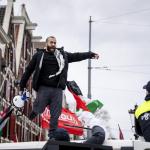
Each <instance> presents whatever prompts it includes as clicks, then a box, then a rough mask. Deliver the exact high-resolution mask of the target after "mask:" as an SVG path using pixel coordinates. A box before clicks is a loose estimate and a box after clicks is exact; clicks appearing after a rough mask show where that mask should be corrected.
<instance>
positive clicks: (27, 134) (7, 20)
mask: <svg viewBox="0 0 150 150" xmlns="http://www.w3.org/2000/svg"><path fill="white" fill-rule="evenodd" d="M14 2H15V1H14V0H7V5H4V6H0V111H4V109H5V108H7V107H8V106H10V105H11V104H12V99H13V97H14V96H16V95H18V93H19V86H18V83H19V82H18V81H19V79H20V78H21V76H22V74H23V72H24V71H25V67H26V66H27V64H28V62H29V61H30V59H31V57H32V55H33V54H34V44H33V42H35V40H36V41H37V40H40V39H41V37H38V36H37V37H34V36H33V33H32V32H33V30H35V28H36V26H37V24H36V23H32V22H31V20H30V18H29V16H28V14H27V11H26V8H25V5H24V4H23V5H22V6H21V15H20V16H15V15H14V7H13V5H14ZM27 86H28V90H29V92H30V94H31V97H30V99H29V101H28V102H27V103H25V106H24V108H23V109H22V110H21V111H19V112H18V114H19V115H16V109H15V111H13V114H12V115H11V117H10V119H9V120H8V121H7V123H6V125H5V127H4V128H3V129H2V131H1V136H0V142H22V141H37V140H44V139H45V134H44V133H43V130H42V128H41V127H40V126H41V125H40V118H39V117H37V118H36V119H35V120H34V121H33V122H32V121H30V120H29V119H28V116H29V113H30V111H31V110H32V105H33V101H34V100H35V96H34V95H35V93H34V91H33V90H32V86H31V79H29V82H28V85H27Z"/></svg>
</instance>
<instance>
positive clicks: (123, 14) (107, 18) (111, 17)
mask: <svg viewBox="0 0 150 150" xmlns="http://www.w3.org/2000/svg"><path fill="white" fill-rule="evenodd" d="M144 11H150V8H145V9H141V10H136V11H131V12H126V13H122V14H120V15H114V16H110V17H105V18H101V19H98V20H94V21H93V22H98V21H101V20H109V19H113V18H118V17H122V16H127V15H132V14H137V13H140V12H144Z"/></svg>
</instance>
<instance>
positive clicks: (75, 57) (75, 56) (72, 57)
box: [67, 52, 99, 63]
mask: <svg viewBox="0 0 150 150" xmlns="http://www.w3.org/2000/svg"><path fill="white" fill-rule="evenodd" d="M67 56H68V62H69V63H71V62H77V61H81V60H85V59H98V58H99V55H98V54H96V53H93V52H82V53H79V52H78V53H68V52H67Z"/></svg>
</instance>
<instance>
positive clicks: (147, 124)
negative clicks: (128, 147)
mask: <svg viewBox="0 0 150 150" xmlns="http://www.w3.org/2000/svg"><path fill="white" fill-rule="evenodd" d="M143 89H146V97H145V101H144V102H143V103H142V104H141V105H139V106H138V107H137V108H136V110H135V119H136V121H137V123H138V127H139V128H140V130H139V131H140V134H139V133H138V135H140V136H143V137H144V139H145V141H147V142H150V81H149V82H148V83H147V84H146V85H145V86H144V87H143Z"/></svg>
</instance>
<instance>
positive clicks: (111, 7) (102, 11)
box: [1, 0, 150, 139]
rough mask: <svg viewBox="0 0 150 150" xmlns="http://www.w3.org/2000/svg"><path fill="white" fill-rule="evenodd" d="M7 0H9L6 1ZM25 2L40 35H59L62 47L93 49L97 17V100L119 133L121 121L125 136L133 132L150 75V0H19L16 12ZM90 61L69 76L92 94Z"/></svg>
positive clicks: (72, 66)
mask: <svg viewBox="0 0 150 150" xmlns="http://www.w3.org/2000/svg"><path fill="white" fill-rule="evenodd" d="M1 2H5V0H1ZM22 3H24V4H25V5H26V9H27V12H28V15H29V17H30V19H31V21H32V22H35V23H38V27H37V28H36V30H35V31H34V35H36V36H37V35H40V36H42V37H43V40H45V38H46V37H47V36H49V35H54V36H56V37H57V41H58V47H59V46H64V48H65V50H67V51H69V52H77V51H79V52H84V51H88V40H89V37H88V30H89V23H88V21H89V16H92V19H93V21H94V22H93V23H92V51H93V52H96V53H98V54H99V55H100V59H99V60H92V66H93V67H103V66H108V67H109V68H110V69H111V70H102V69H93V70H92V99H100V100H101V101H102V102H103V103H104V107H105V108H106V109H107V110H108V111H109V113H110V115H111V123H112V126H113V129H114V133H115V135H116V136H118V135H117V133H118V127H117V124H118V123H119V124H120V126H121V128H122V130H123V133H124V136H125V138H126V139H129V138H130V137H131V135H132V132H131V121H130V117H129V114H128V110H129V109H130V108H133V106H134V104H135V103H137V104H140V103H141V102H142V101H143V99H144V97H145V91H144V90H143V89H142V87H143V85H144V84H145V83H147V81H148V80H150V59H149V58H150V44H149V40H150V1H149V0H105V1H104V0H51V1H50V0H38V1H37V0H16V2H15V14H16V15H19V14H20V5H21V4H22ZM87 63H88V61H83V62H80V63H74V64H70V68H69V72H68V80H75V81H76V82H77V84H78V85H79V86H80V88H81V90H82V92H83V94H84V96H86V95H87Z"/></svg>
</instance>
